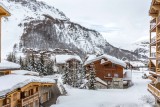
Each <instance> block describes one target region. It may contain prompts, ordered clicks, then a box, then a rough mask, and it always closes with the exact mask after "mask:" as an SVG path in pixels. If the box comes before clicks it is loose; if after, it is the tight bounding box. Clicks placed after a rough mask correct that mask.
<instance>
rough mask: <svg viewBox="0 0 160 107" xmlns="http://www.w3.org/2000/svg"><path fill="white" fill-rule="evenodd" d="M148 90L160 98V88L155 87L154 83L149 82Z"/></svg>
mask: <svg viewBox="0 0 160 107" xmlns="http://www.w3.org/2000/svg"><path fill="white" fill-rule="evenodd" d="M148 90H149V91H150V92H151V93H152V94H153V95H155V96H156V97H158V98H160V90H159V89H157V88H156V87H154V86H153V85H152V84H148Z"/></svg>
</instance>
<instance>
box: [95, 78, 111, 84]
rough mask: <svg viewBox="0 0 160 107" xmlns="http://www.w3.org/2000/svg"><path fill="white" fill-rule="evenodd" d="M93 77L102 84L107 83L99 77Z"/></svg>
mask: <svg viewBox="0 0 160 107" xmlns="http://www.w3.org/2000/svg"><path fill="white" fill-rule="evenodd" d="M95 79H96V81H97V82H99V83H101V84H103V85H106V86H108V84H107V83H106V82H104V81H103V80H101V79H100V78H99V77H96V78H95Z"/></svg>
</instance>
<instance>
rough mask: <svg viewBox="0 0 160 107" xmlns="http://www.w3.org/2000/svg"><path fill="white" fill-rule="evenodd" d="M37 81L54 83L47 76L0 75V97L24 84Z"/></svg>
mask: <svg viewBox="0 0 160 107" xmlns="http://www.w3.org/2000/svg"><path fill="white" fill-rule="evenodd" d="M32 82H38V83H55V81H54V80H52V79H49V78H41V77H36V76H28V75H14V74H11V75H5V76H2V77H0V97H4V96H5V95H6V94H8V93H10V92H12V91H14V90H16V89H18V88H22V87H24V86H25V85H27V84H29V83H32Z"/></svg>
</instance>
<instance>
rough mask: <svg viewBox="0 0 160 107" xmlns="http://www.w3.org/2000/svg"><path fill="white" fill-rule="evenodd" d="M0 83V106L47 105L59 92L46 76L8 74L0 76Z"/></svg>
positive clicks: (36, 106) (35, 106)
mask: <svg viewBox="0 0 160 107" xmlns="http://www.w3.org/2000/svg"><path fill="white" fill-rule="evenodd" d="M0 83H1V86H2V85H3V87H0V107H40V106H43V107H49V106H50V105H51V104H53V103H55V101H56V99H55V98H54V97H55V96H57V93H60V92H59V90H58V88H57V87H56V84H55V82H54V81H53V80H51V79H47V78H40V77H34V76H25V75H14V74H10V75H5V76H2V77H0ZM2 83H3V84H2ZM53 99H54V101H51V100H53ZM49 102H52V103H51V104H50V105H48V104H49Z"/></svg>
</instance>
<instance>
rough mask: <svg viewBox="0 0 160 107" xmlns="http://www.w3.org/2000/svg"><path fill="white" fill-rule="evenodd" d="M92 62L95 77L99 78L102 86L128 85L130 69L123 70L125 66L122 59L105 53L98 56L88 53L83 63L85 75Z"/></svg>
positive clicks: (121, 86)
mask: <svg viewBox="0 0 160 107" xmlns="http://www.w3.org/2000/svg"><path fill="white" fill-rule="evenodd" d="M92 64H94V70H95V72H96V77H98V78H99V79H98V80H101V84H103V86H104V85H106V84H107V85H108V86H107V87H108V88H124V87H123V86H124V83H125V84H128V86H129V84H130V82H131V75H130V73H131V71H126V70H124V69H125V68H126V63H125V62H123V61H122V60H119V59H117V58H115V57H112V56H110V55H106V54H104V55H100V56H96V55H90V56H88V58H87V60H86V61H85V63H84V67H85V69H86V71H87V72H86V74H87V75H89V73H90V67H91V65H92ZM102 81H103V82H102ZM97 82H100V81H97ZM126 82H127V83H126ZM104 83H106V84H104ZM98 88H101V87H98ZM103 88H104V87H103Z"/></svg>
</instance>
